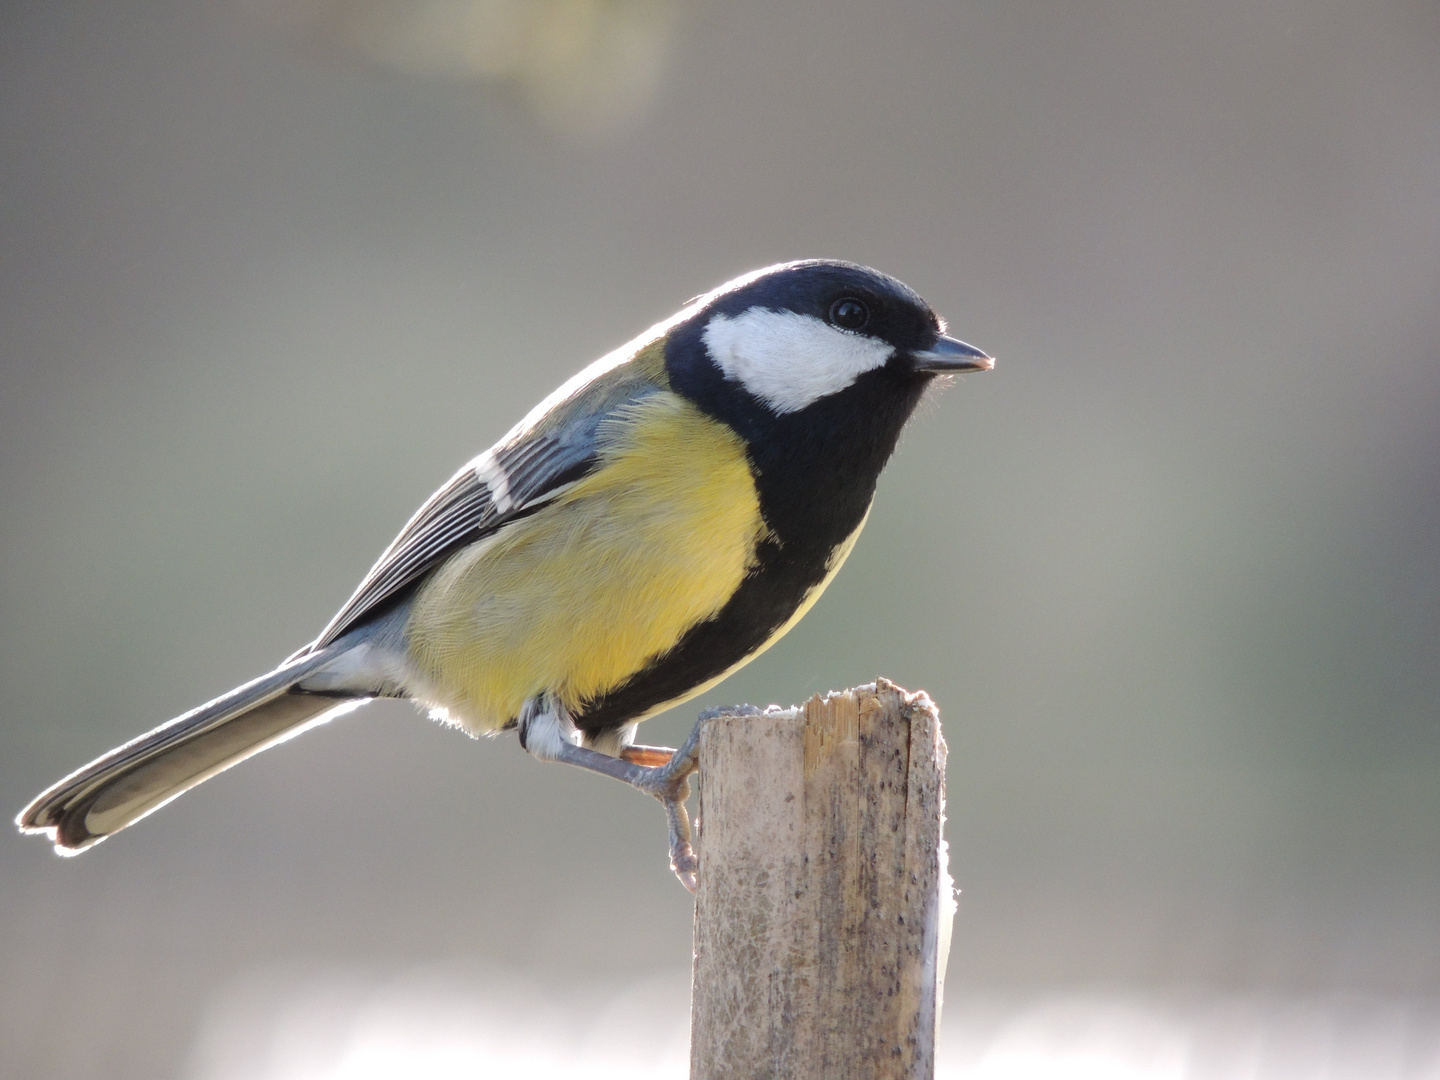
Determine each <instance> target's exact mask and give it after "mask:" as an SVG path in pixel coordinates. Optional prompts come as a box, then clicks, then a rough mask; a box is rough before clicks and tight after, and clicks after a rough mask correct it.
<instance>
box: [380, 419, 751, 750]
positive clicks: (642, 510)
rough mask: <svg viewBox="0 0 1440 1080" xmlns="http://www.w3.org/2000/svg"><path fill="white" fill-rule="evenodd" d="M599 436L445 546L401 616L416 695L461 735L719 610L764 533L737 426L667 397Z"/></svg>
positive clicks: (590, 689)
mask: <svg viewBox="0 0 1440 1080" xmlns="http://www.w3.org/2000/svg"><path fill="white" fill-rule="evenodd" d="M613 424H614V426H613V427H612V428H611V429H609V430H608V431H606V432H605V435H606V441H607V445H608V447H609V449H608V450H607V451H606V453H605V455H604V457H603V461H602V464H601V466H600V467H599V468H598V469H597V470H596V471H595V472H593V473H591V474H590V475H589V476H587V477H586V478H585V479H583V480H581V481H580V482H579V483H578V484H576V485H575V486H574V487H573V488H571V489H570V490H569V491H567V492H565V493H564V494H563V495H561V496H560V497H558V498H557V499H556V500H555V501H554V502H552V503H551V504H549V505H548V506H546V507H545V508H544V509H542V510H540V511H538V512H537V513H535V514H533V515H532V516H530V517H527V518H523V519H521V520H519V521H516V522H514V523H513V524H511V525H508V526H506V527H505V528H504V529H502V530H501V531H500V532H499V533H497V534H496V535H495V536H493V537H491V538H489V539H487V540H485V541H482V542H480V543H477V544H474V545H472V546H471V547H469V548H467V549H465V550H463V551H460V552H458V553H457V554H455V555H454V556H452V557H451V558H450V559H449V561H448V562H446V563H445V564H443V565H442V566H441V567H440V568H439V569H438V570H436V572H435V573H434V574H433V575H432V576H431V577H430V578H429V580H428V581H426V583H425V584H424V585H423V586H422V588H421V589H420V591H419V592H418V594H417V596H416V599H415V603H414V606H413V608H412V612H411V615H410V621H409V624H408V634H409V643H410V645H409V648H410V657H411V660H412V662H413V663H414V664H415V665H416V666H417V667H418V668H419V670H420V671H421V672H422V673H423V676H424V679H425V680H426V682H427V683H428V684H429V686H428V687H427V688H426V693H425V696H426V697H427V698H431V699H433V700H432V702H431V703H432V704H433V705H435V706H437V707H439V708H440V709H442V710H444V711H445V712H446V713H448V715H449V717H450V718H451V719H452V720H453V721H454V722H456V723H459V724H460V725H462V726H464V727H466V728H467V729H470V730H472V731H485V730H493V729H494V728H496V727H498V726H500V725H501V724H503V723H505V722H506V721H507V720H509V719H511V718H512V717H514V716H516V715H517V713H518V712H519V710H520V707H521V705H522V704H523V703H524V701H525V699H526V698H529V697H531V696H533V695H535V694H538V693H541V692H544V691H548V692H550V693H552V694H555V695H557V696H558V697H559V698H560V700H561V701H562V702H564V703H565V704H566V705H567V706H568V707H570V708H571V709H577V708H578V707H579V705H580V703H581V702H583V701H585V700H587V699H589V698H593V697H595V696H597V695H599V694H602V693H604V692H606V691H608V690H611V689H613V688H615V687H617V686H619V685H620V684H621V683H623V682H624V681H625V680H626V679H627V678H628V677H629V676H631V675H632V674H634V673H635V672H636V671H639V670H640V669H641V668H643V667H645V666H646V664H647V663H648V662H649V661H651V660H652V659H654V658H655V657H657V656H659V655H660V654H662V653H664V652H665V651H667V650H668V649H669V648H671V647H672V646H673V645H674V644H675V643H676V642H677V641H678V640H679V639H680V637H681V636H682V635H683V634H684V633H685V631H686V630H687V629H689V628H690V627H691V626H694V625H695V624H696V623H698V622H701V621H703V620H705V619H707V618H709V617H711V616H713V615H714V614H715V613H716V612H718V611H719V610H720V608H721V607H723V606H724V604H725V602H726V601H727V600H729V598H730V596H731V594H732V593H734V591H735V589H736V588H737V587H738V586H739V584H740V581H741V579H742V578H743V577H744V576H745V573H746V572H747V570H748V569H749V567H750V566H751V565H752V562H753V559H754V555H755V547H756V544H757V543H758V542H759V541H760V539H761V538H762V537H763V536H764V535H765V524H764V521H763V519H762V518H761V516H760V503H759V499H758V497H757V495H756V492H755V484H754V481H753V479H752V477H751V473H750V466H749V463H748V461H747V460H746V456H745V448H744V445H743V443H742V442H741V440H740V438H739V436H737V435H736V434H735V433H734V432H733V431H732V430H731V429H730V428H728V427H726V426H725V425H723V424H721V423H719V422H717V421H714V420H711V419H710V418H709V417H707V416H705V415H704V414H703V413H701V412H700V411H699V410H698V409H696V408H695V407H694V406H693V405H691V404H690V403H689V402H687V401H685V400H684V399H683V398H681V397H679V396H678V395H676V394H673V393H669V392H664V393H658V394H654V395H652V396H651V397H649V398H647V399H645V400H644V401H642V402H641V403H640V404H638V405H636V406H633V407H632V408H630V409H629V410H628V411H627V412H626V413H625V414H624V415H623V416H622V417H621V418H620V419H618V420H616V421H614V422H613Z"/></svg>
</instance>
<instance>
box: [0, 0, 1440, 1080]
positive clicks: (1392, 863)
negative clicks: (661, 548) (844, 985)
mask: <svg viewBox="0 0 1440 1080" xmlns="http://www.w3.org/2000/svg"><path fill="white" fill-rule="evenodd" d="M0 147H3V149H0V215H3V226H0V507H3V509H0V686H3V690H4V693H3V698H0V809H3V811H4V815H5V817H6V818H7V819H8V817H9V816H10V815H13V814H14V813H15V812H17V811H18V810H19V809H20V808H21V806H23V805H24V803H25V802H26V801H28V800H29V798H30V797H31V796H33V795H34V794H35V793H36V792H38V791H39V790H40V789H41V788H42V787H44V786H46V785H48V784H49V783H51V782H52V781H54V780H56V779H58V778H59V777H60V776H61V775H63V774H64V773H66V772H68V771H70V770H71V769H74V768H76V767H78V766H80V765H81V764H83V763H85V762H86V761H88V760H89V759H90V758H92V757H94V756H95V755H97V754H99V753H101V752H102V751H104V750H107V749H108V748H110V747H111V746H113V745H114V744H116V743H118V742H120V741H122V740H124V739H126V738H129V737H130V736H132V735H135V734H137V733H139V732H141V731H143V730H146V729H148V728H149V727H151V726H153V725H154V724H156V723H157V722H159V721H161V720H164V719H167V718H169V717H171V716H173V715H175V714H177V713H179V712H181V711H183V710H185V709H188V708H189V707H191V706H193V705H195V704H197V703H198V702H201V701H204V700H206V699H208V698H210V697H212V696H214V695H215V694H218V693H220V692H221V691H224V690H226V689H228V688H229V687H231V686H232V685H234V684H235V683H238V682H240V681H242V680H244V679H247V678H249V677H251V676H254V675H256V674H259V673H261V672H263V671H265V670H268V668H269V667H270V666H271V665H272V664H274V663H275V662H276V661H277V660H279V659H280V658H281V657H283V656H284V655H286V654H287V653H289V652H290V651H291V650H293V649H294V648H296V647H297V646H299V645H301V644H302V643H304V642H305V641H307V640H309V639H310V638H311V637H312V636H313V635H314V634H315V633H316V632H317V631H318V630H319V628H320V627H321V626H322V625H323V624H324V623H325V622H326V621H327V620H328V618H329V617H330V615H331V614H332V613H333V611H334V610H335V609H336V608H337V607H338V606H339V604H340V603H341V602H342V601H343V600H344V599H345V598H346V597H347V596H348V595H349V593H350V590H351V589H352V588H353V586H354V584H355V583H356V581H357V580H358V579H359V578H360V576H361V575H362V574H363V573H364V571H365V570H366V568H367V567H368V566H369V565H370V563H371V561H372V560H373V559H374V558H375V556H376V555H377V554H378V553H379V552H380V550H381V549H382V548H383V547H384V546H385V544H386V543H387V542H388V541H389V540H390V539H391V538H392V536H393V535H394V534H395V532H396V531H397V530H398V529H399V527H400V526H401V525H402V524H403V523H404V521H405V520H406V518H407V517H408V516H409V514H410V513H411V511H412V510H413V509H414V508H415V507H416V506H418V505H419V503H420V502H421V501H422V500H423V499H424V498H425V497H426V496H427V495H428V494H429V493H430V492H431V491H432V490H433V489H434V488H435V487H436V486H438V485H439V484H440V483H441V482H442V481H444V480H445V479H446V478H448V477H449V476H450V474H451V473H452V472H453V470H454V469H455V468H457V467H458V466H459V465H460V463H462V462H463V461H465V460H467V459H468V458H469V457H471V456H472V455H474V454H475V453H477V452H478V451H480V450H481V449H483V448H484V447H486V446H487V445H489V444H490V442H491V441H492V440H493V439H495V438H496V437H498V436H499V435H501V434H502V433H503V432H504V431H505V430H506V429H507V428H508V427H509V426H510V425H511V424H512V423H513V422H514V421H515V420H516V419H518V418H519V417H520V416H521V415H522V414H523V413H524V412H525V411H526V410H528V409H529V408H530V406H531V405H533V404H534V403H535V402H536V401H538V400H539V399H540V398H541V397H542V396H543V395H544V394H546V393H547V392H549V391H550V390H551V389H552V388H553V387H554V386H556V385H557V384H558V383H559V382H560V381H562V380H563V379H564V378H565V377H567V376H568V375H570V374H571V373H572V372H574V371H576V370H578V369H579V368H580V367H581V366H582V365H584V364H585V363H587V362H588V361H590V360H591V359H593V358H594V357H596V356H598V355H600V354H601V353H602V352H605V351H607V350H608V349H610V348H612V347H613V346H615V345H617V344H619V343H621V342H623V341H625V340H627V339H628V338H630V337H631V336H633V335H634V334H636V333H637V332H639V331H640V330H642V329H643V328H644V327H646V326H648V325H650V324H651V323H652V322H654V321H656V320H658V319H660V318H662V317H664V316H666V315H668V314H669V313H671V312H672V311H674V310H675V309H676V308H677V307H678V306H680V304H681V303H683V302H684V301H685V300H686V299H687V298H688V297H690V296H692V295H694V294H696V293H698V292H701V291H703V290H705V289H707V288H709V287H711V286H713V285H715V284H717V283H719V282H721V281H723V280H725V279H726V278H728V277H730V276H731V275H734V274H736V273H739V272H741V271H744V270H747V269H750V268H752V267H756V266H759V265H763V264H766V263H770V262H774V261H777V260H781V259H789V258H798V257H805V256H832V257H840V258H847V259H853V260H857V261H860V262H865V263H870V264H873V265H875V266H877V267H879V268H881V269H884V270H886V271H888V272H890V273H893V274H895V275H897V276H898V277H900V278H901V279H903V280H905V281H906V282H908V283H910V284H911V285H913V286H914V287H915V288H917V289H918V290H919V291H920V292H921V293H922V294H923V295H924V296H926V297H927V298H928V299H930V301H931V302H932V303H933V304H934V305H935V306H936V308H937V309H938V310H940V311H941V312H943V313H944V314H946V315H947V316H948V317H949V319H950V321H951V325H952V327H953V329H954V331H955V332H956V333H957V334H959V335H960V336H962V337H964V338H965V339H966V340H969V341H971V342H973V343H975V344H976V345H979V346H980V347H982V348H985V349H986V350H988V351H990V352H991V353H993V354H994V355H996V356H997V357H998V358H999V365H998V368H997V370H996V371H995V372H994V373H993V374H989V375H984V376H979V377H971V378H968V379H965V380H963V381H962V382H961V383H960V384H959V385H958V386H956V387H955V388H953V389H951V390H949V391H947V392H945V393H944V394H943V395H939V396H937V397H936V398H935V399H934V400H932V401H930V402H928V403H927V404H926V406H925V407H924V408H923V409H922V411H921V415H919V416H918V417H917V419H916V421H915V422H914V423H913V425H912V426H911V428H910V430H909V431H908V433H907V435H906V438H905V440H904V441H903V443H902V446H901V450H900V452H899V455H898V457H897V458H896V460H895V461H894V462H893V464H892V465H891V467H890V469H889V471H888V472H887V474H886V475H885V477H884V478H883V479H882V482H881V487H880V493H879V497H878V501H877V504H876V507H875V512H874V514H873V515H872V518H871V522H870V526H869V528H868V530H867V532H866V534H865V536H864V537H863V538H862V540H861V542H860V544H859V545H858V547H857V549H856V551H855V553H854V555H853V556H852V558H851V560H850V562H849V564H848V566H847V568H846V570H845V572H844V573H842V574H841V575H840V577H839V578H838V580H837V581H836V583H835V584H834V585H833V586H832V587H831V589H830V591H829V592H828V593H827V595H826V596H825V598H824V599H823V600H822V601H821V602H820V603H819V604H818V605H817V607H816V608H815V610H814V611H813V613H812V614H811V615H810V616H809V618H808V619H806V620H805V621H804V622H803V623H802V624H801V625H800V626H799V628H798V629H797V630H795V631H794V632H793V633H792V634H791V635H790V636H789V637H788V638H786V639H785V640H784V641H783V642H782V643H781V644H780V645H778V646H777V647H776V648H775V649H773V650H772V651H771V652H770V653H768V654H767V655H766V656H764V657H763V658H762V659H760V660H758V661H756V662H755V663H754V664H752V665H751V666H750V667H748V668H746V669H745V670H744V671H743V672H741V673H740V674H738V675H736V676H735V677H733V678H732V679H730V680H729V682H727V683H726V684H724V685H723V686H721V687H720V688H718V689H717V690H716V691H714V692H713V693H711V694H709V695H708V696H707V697H706V698H705V699H702V701H700V702H697V703H696V705H697V707H698V706H701V705H708V704H720V703H727V702H735V701H749V702H754V703H758V704H764V703H767V702H779V703H782V704H786V703H791V702H798V701H800V700H803V699H804V698H805V697H807V696H808V695H810V694H811V693H813V692H816V691H824V690H826V689H829V688H838V687H844V686H850V685H853V684H856V683H860V682H865V681H868V680H871V679H873V678H874V677H875V676H876V675H886V676H888V677H890V678H893V679H895V680H896V681H897V682H899V683H900V684H901V685H904V686H908V687H910V688H921V687H923V688H925V689H927V690H928V691H929V692H930V693H931V694H932V695H933V696H934V697H935V699H936V700H937V701H938V702H939V704H940V706H941V710H942V714H943V716H944V718H945V725H946V727H945V730H946V735H947V738H948V741H949V746H950V775H949V825H948V834H949V840H950V845H951V852H952V869H953V871H954V874H955V878H956V883H957V885H958V886H959V887H960V889H961V890H962V893H961V896H960V911H959V916H958V919H957V922H956V927H955V937H954V949H953V952H952V955H951V958H950V966H949V987H948V994H947V1008H946V1012H945V1020H944V1024H945V1028H944V1038H943V1041H942V1056H941V1062H940V1072H941V1075H942V1076H957V1077H958V1076H965V1077H971V1076H979V1077H995V1078H998V1077H1007V1078H1031V1077H1050V1076H1055V1077H1062V1076H1063V1077H1074V1076H1084V1077H1132V1076H1133V1077H1141V1076H1144V1077H1150V1076H1161V1077H1175V1078H1182V1077H1183V1078H1198V1077H1212V1076H1213V1077H1221V1076H1224V1077H1231V1076H1234V1077H1253V1078H1260V1077H1265V1078H1268V1077H1287V1078H1288V1077H1309V1076H1315V1077H1320V1076H1325V1077H1347V1078H1348V1077H1357V1078H1359V1077H1364V1078H1367V1080H1369V1078H1382V1077H1411V1076H1440V7H1437V6H1436V5H1435V4H1434V3H1433V2H1432V0H1393V2H1358V3H1357V2H1349V3H1339V2H1329V0H1244V2H1240V0H1218V2H1212V3H1206V4H1156V3H1152V2H1147V0H1095V2H1090V3H1084V4H1072V3H1060V2H1055V0H1049V2H1040V0H1034V2H1031V0H1012V2H1009V3H1006V4H1003V5H1002V4H980V3H962V4H956V3H919V2H916V3H909V2H905V3H896V2H880V0H870V2H855V3H847V4H843V5H840V4H834V3H823V2H816V0H797V2H794V3H788V4H783V5H774V4H764V3H744V2H736V3H724V4H721V3H706V2H704V0H693V2H691V3H680V2H672V0H250V2H236V0H224V2H222V0H210V2H193V0H192V2H186V3H180V2H175V0H167V2H161V0H156V2H151V3H139V2H133V0H110V2H107V3H98V2H79V0H76V2H71V3H63V4H56V3H43V2H22V0H13V2H10V3H7V4H5V5H4V6H3V8H0ZM694 713H695V708H694V707H690V708H685V709H681V710H677V711H676V712H675V713H673V714H671V715H667V716H665V717H662V718H658V719H656V720H654V721H652V722H651V723H650V724H648V725H647V726H646V730H645V736H646V738H647V740H648V741H652V742H672V743H673V742H674V741H676V740H679V739H681V738H683V736H684V734H685V733H686V731H687V730H688V728H689V726H690V724H691V722H692V720H693V716H694ZM0 912H3V915H4V917H3V920H0V1074H3V1075H5V1076H14V1077H25V1078H36V1080H42V1078H43V1080H49V1078H56V1080H70V1078H76V1080H79V1078H93V1077H99V1076H104V1077H106V1078H107V1080H130V1078H135V1080H166V1078H177V1080H220V1078H226V1080H231V1078H233V1080H240V1078H244V1080H282V1078H283V1080H332V1078H341V1077H344V1078H348V1080H358V1078H370V1077H382V1076H384V1077H395V1076H406V1077H417V1078H421V1080H428V1078H436V1077H452V1076H454V1077H458V1076H468V1075H494V1076H517V1077H519V1076H524V1077H530V1076H534V1077H549V1076H558V1075H564V1076H567V1077H591V1076H597V1077H598V1076H626V1077H642V1076H657V1077H658V1076H666V1077H680V1076H683V1075H684V1068H685V1065H684V1062H685V1043H686V1035H687V1032H686V1015H687V1005H686V990H687V986H688V963H689V955H690V936H689V935H690V916H691V903H690V898H689V897H688V896H687V895H686V894H685V892H684V891H683V890H682V889H681V888H680V887H679V886H678V885H677V884H676V883H675V881H674V880H673V879H672V878H671V876H670V874H669V872H668V870H667V869H666V865H665V851H664V829H663V821H662V816H661V815H660V813H659V811H658V809H657V808H656V807H655V806H654V805H653V804H652V803H651V802H650V801H649V800H646V799H643V798H640V797H638V796H636V795H634V794H633V793H632V792H630V791H628V790H624V789H623V788H621V786H620V785H617V784H613V783H609V782H606V781H603V780H599V779H596V778H592V777H588V776H585V775H582V774H579V773H575V772H572V771H570V770H566V769H560V768H547V767H544V766H541V765H539V764H536V763H535V762H533V761H531V760H529V759H527V758H526V756H525V755H524V754H523V753H522V752H521V751H520V750H519V748H518V747H517V746H516V745H515V744H514V741H513V740H512V739H509V738H502V739H500V740H497V741H496V742H493V743H488V742H487V743H475V742H469V741H467V740H466V739H464V738H463V737H462V736H460V735H458V734H457V733H455V732H453V731H447V730H442V729H441V728H440V727H438V726H437V725H435V724H432V723H431V722H429V721H428V720H426V719H425V718H423V717H422V716H420V715H419V714H418V713H416V712H415V711H414V710H413V709H411V708H410V707H408V706H406V705H403V704H399V703H380V704H374V705H371V706H369V707H367V708H365V709H363V710H361V711H360V712H359V713H356V714H354V715H352V716H350V717H348V718H346V719H345V720H343V721H339V722H337V723H335V724H333V725H331V726H329V727H327V728H323V729H320V730H318V731H316V732H313V733H311V734H309V735H307V736H306V737H305V738H303V739H300V740H298V741H296V742H294V743H291V744H289V745H287V746H285V747H284V748H283V749H281V750H277V751H275V752H273V753H270V754H266V755H263V756H262V757H260V758H257V759H255V760H254V761H251V762H249V763H247V764H246V765H245V766H243V767H241V768H238V769H236V770H234V771H232V772H230V773H227V774H226V775H225V776H223V777H221V778H219V779H217V780H215V781H213V782H211V783H210V784H207V785H206V786H205V787H204V788H202V789H200V790H198V791H196V792H194V793H192V794H190V795H188V796H186V797H185V798H184V799H183V800H181V801H180V802H179V803H177V804H176V805H174V806H172V807H169V808H168V809H166V810H164V811H163V812H161V813H159V814H157V815H156V816H155V817H153V818H151V819H150V820H148V821H146V822H145V823H144V824H143V826H141V827H138V828H136V829H134V830H132V831H130V832H127V833H125V834H124V835H123V836H120V837H118V838H116V839H114V840H112V841H110V842H109V843H107V844H104V845H103V846H101V847H100V848H98V849H96V850H95V851H93V852H91V853H89V854H87V855H85V856H84V857H83V858H80V859H75V860H60V859H57V858H56V857H55V856H54V855H53V854H52V852H51V851H50V850H49V848H48V846H47V845H46V844H44V843H43V842H41V841H39V840H35V839H22V838H20V837H19V836H17V835H15V834H13V833H12V832H10V831H7V830H5V829H0Z"/></svg>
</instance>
